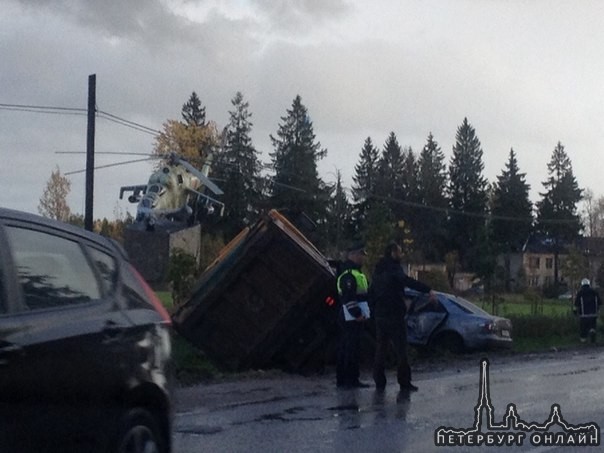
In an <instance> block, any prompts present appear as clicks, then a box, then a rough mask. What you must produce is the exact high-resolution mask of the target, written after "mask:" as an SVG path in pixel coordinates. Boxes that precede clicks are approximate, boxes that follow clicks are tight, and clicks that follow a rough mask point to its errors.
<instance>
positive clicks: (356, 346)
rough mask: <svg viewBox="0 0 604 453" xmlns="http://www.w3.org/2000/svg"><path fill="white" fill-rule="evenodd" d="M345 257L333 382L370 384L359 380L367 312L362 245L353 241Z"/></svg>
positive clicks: (351, 385) (340, 280) (355, 385)
mask: <svg viewBox="0 0 604 453" xmlns="http://www.w3.org/2000/svg"><path fill="white" fill-rule="evenodd" d="M347 252H348V253H347V259H346V262H345V263H344V265H343V267H342V270H341V272H340V275H339V276H338V280H337V288H338V295H339V299H340V308H339V312H338V325H339V327H340V343H339V348H338V357H337V363H336V384H337V386H338V388H360V387H369V385H368V384H365V383H363V382H361V381H360V379H359V378H360V354H361V350H360V349H361V333H362V328H363V324H364V321H366V320H367V319H368V318H369V316H370V314H369V304H368V303H367V290H368V283H367V278H366V277H365V275H364V274H363V272H362V271H361V266H362V265H363V262H364V261H365V256H366V255H367V253H366V252H365V248H364V246H363V244H356V245H354V246H352V247H350V248H349V249H348V250H347Z"/></svg>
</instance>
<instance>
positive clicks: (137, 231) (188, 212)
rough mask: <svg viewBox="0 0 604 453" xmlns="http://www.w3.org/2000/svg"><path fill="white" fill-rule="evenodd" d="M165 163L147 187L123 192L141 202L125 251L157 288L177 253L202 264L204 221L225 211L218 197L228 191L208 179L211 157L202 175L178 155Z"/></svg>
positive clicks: (166, 158)
mask: <svg viewBox="0 0 604 453" xmlns="http://www.w3.org/2000/svg"><path fill="white" fill-rule="evenodd" d="M163 159H164V161H163V162H162V164H161V165H160V166H159V169H158V170H157V171H155V172H154V173H153V174H151V176H150V177H149V180H148V182H147V183H146V184H139V185H130V186H122V187H121V188H120V199H123V197H124V194H127V193H130V195H129V196H128V201H129V202H131V203H137V209H136V217H135V220H134V223H133V224H132V225H129V226H128V227H127V228H126V230H125V231H124V247H125V249H126V251H127V252H128V255H129V256H130V259H131V260H132V261H133V263H134V265H135V266H136V268H137V269H138V270H139V272H141V274H142V275H143V277H145V279H146V280H147V281H149V282H150V283H152V284H154V285H155V286H158V285H161V284H162V283H163V280H164V277H165V275H166V272H167V268H168V263H169V260H170V256H171V255H172V252H173V251H174V250H175V249H181V250H184V251H185V252H186V253H188V254H190V255H192V256H194V257H195V258H196V260H197V262H198V263H199V258H200V249H201V222H202V221H203V220H204V219H205V218H207V217H208V216H210V215H220V216H222V214H223V212H224V203H222V202H220V201H219V200H218V199H216V198H215V197H217V196H220V195H222V194H223V191H222V190H221V189H220V188H219V187H218V186H217V185H216V184H215V183H214V182H213V181H211V180H210V178H209V177H208V175H209V171H210V166H211V163H212V159H211V156H208V158H207V159H206V160H205V162H204V165H203V167H202V168H201V170H198V169H197V168H195V167H194V166H193V165H191V163H189V162H188V161H187V160H185V159H184V158H182V157H180V156H179V155H177V154H176V153H171V154H169V155H167V156H165V157H163ZM208 192H209V193H208Z"/></svg>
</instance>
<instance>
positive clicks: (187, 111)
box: [181, 91, 206, 127]
mask: <svg viewBox="0 0 604 453" xmlns="http://www.w3.org/2000/svg"><path fill="white" fill-rule="evenodd" d="M181 115H182V119H183V121H184V124H185V125H187V126H196V127H205V126H206V108H205V107H203V106H202V105H201V101H200V100H199V97H198V96H197V93H195V91H193V93H191V96H190V97H189V100H188V101H187V102H186V103H184V104H183V106H182V112H181Z"/></svg>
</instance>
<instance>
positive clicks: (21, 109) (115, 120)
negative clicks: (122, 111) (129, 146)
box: [0, 103, 161, 136]
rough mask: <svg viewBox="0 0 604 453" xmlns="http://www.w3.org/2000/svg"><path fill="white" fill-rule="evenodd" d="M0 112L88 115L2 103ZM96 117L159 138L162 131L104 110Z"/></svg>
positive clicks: (79, 111) (75, 110) (67, 109)
mask: <svg viewBox="0 0 604 453" xmlns="http://www.w3.org/2000/svg"><path fill="white" fill-rule="evenodd" d="M0 110H7V111H15V112H29V113H44V114H53V115H81V116H84V115H86V114H87V112H88V111H87V109H83V108H75V107H58V106H47V105H33V104H6V103H0ZM95 113H96V115H97V116H98V117H99V118H103V119H106V120H107V121H111V122H113V123H116V124H119V125H121V126H125V127H128V128H131V129H134V130H136V131H139V132H144V133H146V134H151V135H154V136H157V135H159V134H161V132H160V131H158V130H156V129H153V128H151V127H148V126H145V125H143V124H140V123H137V122H135V121H130V120H127V119H125V118H122V117H120V116H117V115H114V114H112V113H109V112H105V111H103V110H98V109H96V111H95Z"/></svg>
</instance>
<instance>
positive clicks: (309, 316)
mask: <svg viewBox="0 0 604 453" xmlns="http://www.w3.org/2000/svg"><path fill="white" fill-rule="evenodd" d="M334 286H335V275H334V270H333V269H332V268H331V267H330V264H329V262H328V261H327V259H326V258H325V257H324V256H323V255H322V254H321V253H320V252H319V250H317V248H316V247H315V246H314V245H313V244H312V243H311V242H310V241H309V240H308V239H307V238H306V237H305V236H304V235H303V234H302V233H300V231H299V230H298V229H296V228H295V227H294V226H293V225H292V224H291V223H290V222H289V221H288V220H287V219H286V218H285V217H284V216H283V215H281V214H280V213H279V212H277V211H275V210H272V211H270V212H269V213H268V214H267V215H266V216H265V217H264V218H262V219H261V220H260V221H258V222H257V223H256V224H255V225H254V226H253V227H251V228H246V229H244V230H243V231H242V232H241V233H239V235H238V236H237V237H236V238H235V239H233V240H232V241H231V242H230V243H229V244H228V245H227V246H226V247H225V248H224V249H223V250H221V252H220V254H219V256H218V258H216V260H215V261H214V262H213V263H212V264H211V265H210V266H208V268H207V269H206V270H205V272H204V273H203V274H202V276H201V278H200V280H199V282H198V283H197V286H196V288H195V290H194V292H193V295H192V297H191V299H190V300H189V301H188V302H186V303H185V304H183V305H182V306H181V307H179V308H178V310H177V311H176V312H175V313H174V315H173V321H174V325H175V327H176V329H177V330H178V332H179V333H180V334H181V335H182V336H184V337H185V338H186V339H188V340H189V341H190V342H192V343H193V344H195V345H196V346H197V347H199V348H200V349H201V350H202V351H204V352H205V353H206V354H207V355H208V356H209V357H210V358H212V360H214V361H215V362H217V363H218V364H220V365H221V366H223V367H224V368H226V369H230V370H241V369H248V368H263V367H281V368H284V369H289V370H292V371H303V370H304V369H306V368H309V367H311V366H315V365H317V366H320V365H321V364H320V363H317V362H320V361H321V357H324V356H325V353H324V351H325V347H326V345H327V344H328V343H329V340H330V338H331V336H332V335H331V333H332V329H333V316H334V315H333V313H332V310H334V308H333V307H330V306H328V305H327V304H326V303H325V300H326V298H328V297H329V296H330V295H332V294H333V289H334Z"/></svg>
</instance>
